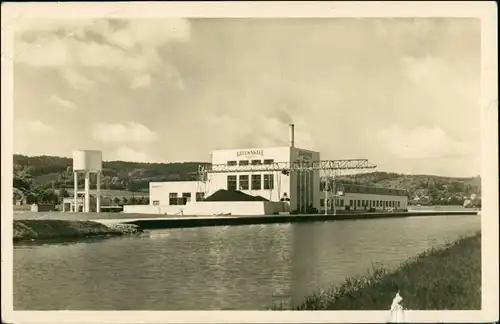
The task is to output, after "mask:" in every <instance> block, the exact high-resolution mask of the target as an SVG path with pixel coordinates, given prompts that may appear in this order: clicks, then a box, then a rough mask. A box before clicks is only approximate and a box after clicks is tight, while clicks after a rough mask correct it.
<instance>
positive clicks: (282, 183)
mask: <svg viewBox="0 0 500 324" xmlns="http://www.w3.org/2000/svg"><path fill="white" fill-rule="evenodd" d="M319 160H320V156H319V152H314V151H310V150H304V149H299V148H296V147H291V146H287V147H273V148H251V149H238V150H218V151H214V152H213V153H212V164H216V165H221V164H227V165H228V166H238V170H241V171H237V172H228V173H214V174H212V175H210V177H209V179H208V181H207V182H208V188H207V190H206V192H207V195H210V194H212V193H214V192H215V191H217V190H219V189H221V188H223V189H227V190H240V191H242V192H244V193H247V194H249V195H252V196H261V197H264V198H266V199H268V200H270V201H287V202H288V203H289V205H290V209H291V210H297V211H300V212H309V211H311V210H312V209H316V210H318V209H319V203H320V192H319V189H320V184H319V180H320V177H319V171H318V170H314V171H298V170H294V171H290V172H289V173H283V172H282V171H265V170H264V171H262V172H255V171H252V172H245V167H247V166H250V167H249V169H250V168H251V166H256V165H264V166H265V165H271V164H273V163H275V162H285V163H288V162H298V161H305V162H307V161H319ZM264 169H265V168H264Z"/></svg>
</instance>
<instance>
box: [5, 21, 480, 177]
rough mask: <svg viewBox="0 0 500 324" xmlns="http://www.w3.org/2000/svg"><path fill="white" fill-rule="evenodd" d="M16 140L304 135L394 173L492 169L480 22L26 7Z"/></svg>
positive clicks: (284, 141) (170, 147)
mask: <svg viewBox="0 0 500 324" xmlns="http://www.w3.org/2000/svg"><path fill="white" fill-rule="evenodd" d="M14 46H15V56H14V119H15V121H14V150H15V152H16V153H19V154H26V155H57V156H71V155H72V151H73V150H75V149H97V150H102V151H103V158H104V160H124V161H139V162H165V163H168V162H178V161H209V159H210V152H211V151H212V150H215V149H232V148H252V147H271V146H284V145H288V142H289V138H288V136H289V135H288V134H289V131H288V124H290V123H294V124H295V129H296V136H295V142H296V146H298V147H301V148H304V149H313V150H317V151H319V152H321V159H323V160H326V159H351V158H367V159H369V160H370V161H371V162H372V163H374V164H376V165H377V166H378V170H379V171H387V172H398V173H408V174H436V175H443V176H475V175H478V174H480V161H481V157H480V153H481V152H480V146H481V133H480V131H481V124H480V73H481V70H480V58H481V53H480V21H479V20H478V19H459V18H440V19H431V18H429V19H390V18H382V19H367V18H328V19H326V18H325V19H286V18H281V19H227V18H221V19H181V18H179V19H131V20H105V19H99V20H90V19H89V20H83V19H80V20H78V19H73V20H64V19H57V20H25V21H23V22H22V23H21V24H19V25H18V28H17V32H16V37H15V44H14Z"/></svg>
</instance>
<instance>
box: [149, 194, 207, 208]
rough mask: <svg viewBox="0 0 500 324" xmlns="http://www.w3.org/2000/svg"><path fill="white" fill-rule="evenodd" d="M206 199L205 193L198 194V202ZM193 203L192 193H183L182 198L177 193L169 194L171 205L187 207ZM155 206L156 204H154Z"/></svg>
mask: <svg viewBox="0 0 500 324" xmlns="http://www.w3.org/2000/svg"><path fill="white" fill-rule="evenodd" d="M204 198H205V193H204V192H197V193H196V201H202V200H203V199H204ZM189 201H191V193H190V192H183V193H182V195H181V197H179V194H178V193H177V192H171V193H169V194H168V204H169V205H185V204H187V203H188V202H189ZM153 204H154V203H153Z"/></svg>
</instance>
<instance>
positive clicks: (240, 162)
mask: <svg viewBox="0 0 500 324" xmlns="http://www.w3.org/2000/svg"><path fill="white" fill-rule="evenodd" d="M238 163H239V164H240V165H248V164H249V163H248V160H240V161H239V162H238Z"/></svg>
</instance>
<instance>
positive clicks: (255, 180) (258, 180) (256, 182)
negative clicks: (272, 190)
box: [252, 174, 262, 190]
mask: <svg viewBox="0 0 500 324" xmlns="http://www.w3.org/2000/svg"><path fill="white" fill-rule="evenodd" d="M261 189H262V176H261V175H260V174H252V190H261Z"/></svg>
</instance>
